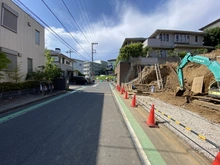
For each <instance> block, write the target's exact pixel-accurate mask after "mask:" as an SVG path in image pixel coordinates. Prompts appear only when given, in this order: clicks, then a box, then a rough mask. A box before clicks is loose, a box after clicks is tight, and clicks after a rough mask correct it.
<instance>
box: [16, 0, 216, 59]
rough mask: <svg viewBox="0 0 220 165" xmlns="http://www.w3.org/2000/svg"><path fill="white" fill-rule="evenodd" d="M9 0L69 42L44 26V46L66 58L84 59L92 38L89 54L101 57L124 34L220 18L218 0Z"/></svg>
mask: <svg viewBox="0 0 220 165" xmlns="http://www.w3.org/2000/svg"><path fill="white" fill-rule="evenodd" d="M13 1H14V2H15V3H17V4H18V5H19V6H20V7H21V8H24V6H22V4H21V3H20V2H22V3H23V4H24V5H25V6H26V7H28V8H29V9H30V10H31V11H32V12H33V13H35V14H36V15H37V16H38V17H39V18H40V19H41V20H43V21H44V22H45V23H46V24H47V25H49V27H50V28H51V29H53V31H55V32H56V33H57V34H59V36H60V37H62V38H63V39H64V40H65V42H66V43H68V44H69V45H66V44H63V42H61V41H60V40H58V39H57V38H56V37H54V35H53V34H52V33H51V32H50V30H48V28H46V29H45V47H46V48H47V49H53V50H54V49H55V48H57V47H58V48H61V52H62V53H63V54H65V55H67V56H70V55H69V54H68V53H66V51H68V50H73V51H75V52H74V53H72V54H71V57H72V58H75V59H81V60H85V61H91V43H92V42H97V43H98V45H94V49H95V51H96V53H94V60H105V61H107V60H109V59H114V58H117V56H118V52H119V49H120V47H121V45H122V43H123V41H124V39H125V38H129V37H146V38H147V37H149V36H150V35H151V34H152V33H153V32H154V31H155V30H156V29H175V30H192V31H198V29H199V28H201V27H203V26H205V25H206V24H208V23H210V22H212V21H214V20H216V19H218V18H220V12H219V9H220V3H219V0H44V1H42V0H37V1H33V0H32V1H31V0H13ZM19 1H20V2H19ZM210 2H211V3H210ZM44 3H45V4H46V5H47V6H48V7H49V8H50V10H51V11H52V12H53V13H54V14H55V16H56V17H57V18H58V19H59V20H60V21H61V23H62V24H61V23H60V22H59V21H58V20H57V19H56V17H55V16H54V15H53V14H52V13H51V11H50V10H49V9H48V8H47V6H46V5H45V4H44ZM65 5H66V6H67V8H66V7H65ZM67 9H68V10H69V11H70V13H71V15H70V14H69V12H68V10H67Z"/></svg>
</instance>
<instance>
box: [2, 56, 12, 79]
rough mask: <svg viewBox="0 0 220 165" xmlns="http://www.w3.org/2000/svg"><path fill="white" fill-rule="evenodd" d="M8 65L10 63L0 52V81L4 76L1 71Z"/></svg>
mask: <svg viewBox="0 0 220 165" xmlns="http://www.w3.org/2000/svg"><path fill="white" fill-rule="evenodd" d="M10 63H11V61H10V60H9V59H8V58H7V56H6V55H5V54H4V53H3V52H0V80H1V79H4V75H3V74H2V73H1V71H2V70H4V69H6V68H7V67H8V64H10Z"/></svg>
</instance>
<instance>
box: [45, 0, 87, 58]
mask: <svg viewBox="0 0 220 165" xmlns="http://www.w3.org/2000/svg"><path fill="white" fill-rule="evenodd" d="M41 1H42V2H43V3H44V5H45V6H46V7H47V8H48V10H50V12H51V13H52V14H53V15H54V17H55V18H56V19H57V20H58V21H59V22H60V24H61V25H62V26H63V28H64V29H65V30H66V31H67V32H68V33H69V35H70V36H71V37H72V38H73V39H74V40H75V42H76V43H78V45H79V46H80V47H81V48H82V49H83V51H84V52H85V53H86V54H87V55H88V56H89V57H90V58H91V56H90V55H89V54H88V53H87V52H86V51H85V49H84V48H83V47H82V46H81V45H80V43H79V42H78V41H77V40H76V39H75V38H74V37H73V35H72V34H71V33H70V31H69V30H68V29H67V28H66V27H65V26H64V24H63V23H62V22H61V21H60V19H59V18H58V17H57V16H56V14H54V12H53V11H52V10H51V9H50V7H49V6H48V5H47V4H46V3H45V2H44V0H41Z"/></svg>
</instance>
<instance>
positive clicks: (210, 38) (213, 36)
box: [203, 27, 220, 47]
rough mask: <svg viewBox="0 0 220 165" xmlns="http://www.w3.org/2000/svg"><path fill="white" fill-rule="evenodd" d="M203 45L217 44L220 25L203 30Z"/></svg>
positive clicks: (219, 38) (219, 36)
mask: <svg viewBox="0 0 220 165" xmlns="http://www.w3.org/2000/svg"><path fill="white" fill-rule="evenodd" d="M203 41H204V45H207V46H214V47H215V46H217V45H218V44H220V27H215V28H211V29H207V30H205V35H204V40H203Z"/></svg>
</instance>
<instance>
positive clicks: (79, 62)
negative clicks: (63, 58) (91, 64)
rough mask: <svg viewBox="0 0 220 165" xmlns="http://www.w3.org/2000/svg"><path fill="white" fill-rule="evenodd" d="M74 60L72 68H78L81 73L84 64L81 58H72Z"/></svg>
mask: <svg viewBox="0 0 220 165" xmlns="http://www.w3.org/2000/svg"><path fill="white" fill-rule="evenodd" d="M73 60H74V63H73V68H74V70H78V71H79V72H80V73H82V74H83V69H84V67H83V65H84V62H85V61H83V60H78V59H73Z"/></svg>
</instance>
